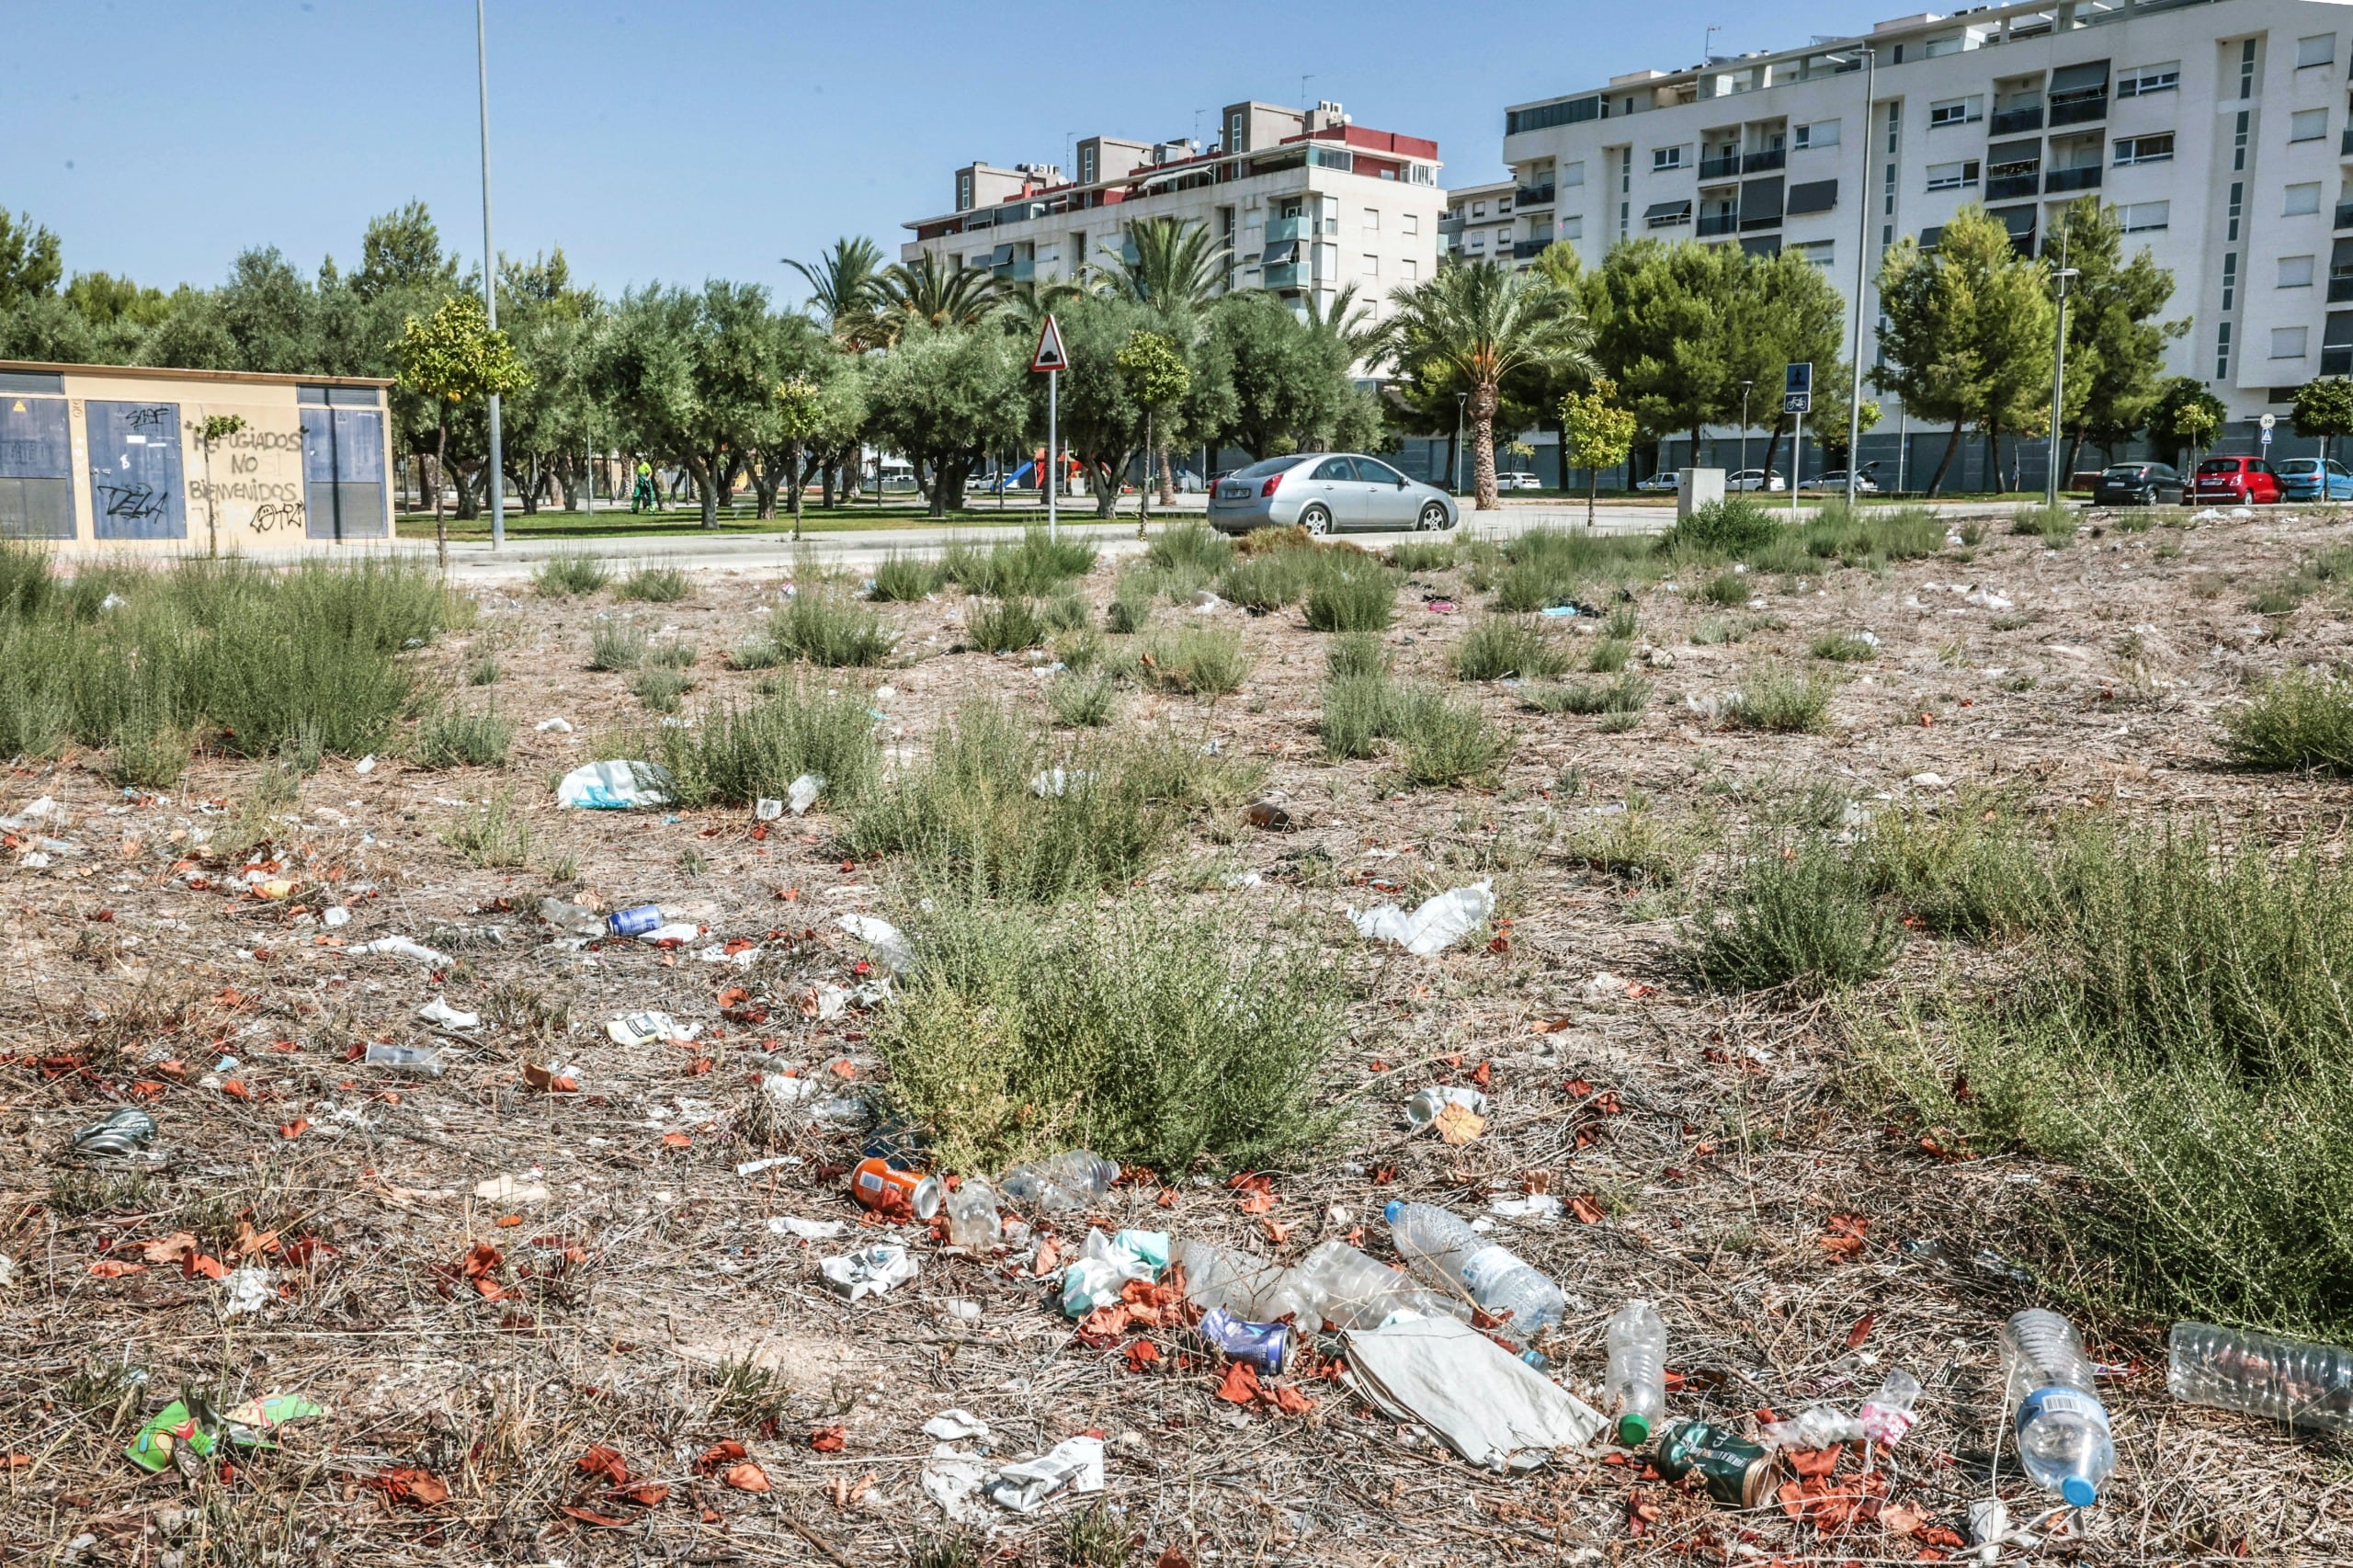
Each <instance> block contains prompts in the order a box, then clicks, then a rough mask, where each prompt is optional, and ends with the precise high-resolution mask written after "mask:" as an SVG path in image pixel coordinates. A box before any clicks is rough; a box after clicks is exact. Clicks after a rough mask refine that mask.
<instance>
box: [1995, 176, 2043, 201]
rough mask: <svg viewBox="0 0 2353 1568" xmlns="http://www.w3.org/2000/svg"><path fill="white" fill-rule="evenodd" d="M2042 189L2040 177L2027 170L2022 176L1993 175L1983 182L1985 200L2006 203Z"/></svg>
mask: <svg viewBox="0 0 2353 1568" xmlns="http://www.w3.org/2000/svg"><path fill="white" fill-rule="evenodd" d="M2041 188H2042V176H2041V174H2040V172H2039V171H2036V170H2032V169H2029V170H2028V171H2027V172H2026V173H2025V174H2022V175H1994V176H1988V178H1987V179H1986V181H1985V199H1986V200H1988V201H2008V200H2011V199H2015V198H2018V197H2021V196H2032V195H2034V194H2035V193H2036V192H2038V191H2040V189H2041Z"/></svg>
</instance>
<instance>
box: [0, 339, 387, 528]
mask: <svg viewBox="0 0 2353 1568" xmlns="http://www.w3.org/2000/svg"><path fill="white" fill-rule="evenodd" d="M387 385H388V383H386V382H382V381H349V380H324V379H321V380H310V381H305V380H302V379H301V378H297V377H292V376H241V375H234V374H228V373H222V372H212V371H202V370H153V369H116V368H109V367H99V366H89V365H32V364H21V363H13V362H0V537H4V538H13V539H21V540H28V541H32V542H39V543H44V544H49V545H51V546H53V547H56V548H59V549H65V550H84V551H122V552H126V553H133V554H138V553H152V554H165V555H178V554H184V553H188V552H189V551H202V550H210V549H218V550H219V551H221V552H222V553H224V554H226V553H233V552H236V551H249V550H269V551H284V550H288V549H292V548H301V547H307V546H316V547H320V548H326V549H332V548H334V547H335V546H337V545H341V544H353V543H358V544H366V543H369V542H381V541H382V540H388V539H389V538H390V537H391V534H392V499H393V497H392V432H391V428H390V426H391V419H390V416H389V411H388V410H387V409H386V407H385V402H384V396H385V388H386V386H387ZM224 415H226V416H233V417H235V418H237V419H239V420H241V421H243V424H242V426H241V427H240V428H238V429H236V430H234V431H232V432H230V433H228V434H225V435H223V436H222V437H220V438H219V439H218V440H217V441H216V442H214V443H213V445H212V447H211V449H210V452H209V453H208V451H207V450H206V447H205V443H204V440H203V432H204V429H205V426H206V424H207V422H208V421H209V420H210V419H213V418H216V417H219V416H224Z"/></svg>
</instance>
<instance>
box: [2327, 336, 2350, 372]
mask: <svg viewBox="0 0 2353 1568" xmlns="http://www.w3.org/2000/svg"><path fill="white" fill-rule="evenodd" d="M2320 373H2321V374H2322V375H2324V376H2353V343H2325V344H2323V345H2321V350H2320Z"/></svg>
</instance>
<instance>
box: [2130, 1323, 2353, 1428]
mask: <svg viewBox="0 0 2353 1568" xmlns="http://www.w3.org/2000/svg"><path fill="white" fill-rule="evenodd" d="M2165 1348H2166V1360H2167V1366H2166V1369H2165V1386H2166V1387H2167V1388H2169V1389H2171V1390H2172V1391H2173V1396H2174V1398H2176V1399H2177V1400H2181V1401H2182V1402H2184V1403H2188V1404H2204V1405H2211V1406H2212V1407H2213V1408H2214V1409H2217V1410H2235V1411H2238V1412H2240V1413H2242V1414H2244V1415H2261V1416H2266V1417H2268V1418H2269V1419H2270V1420H2273V1421H2280V1422H2285V1423H2287V1424H2288V1425H2290V1426H2301V1427H2303V1428H2304V1429H2306V1430H2307V1431H2318V1432H2346V1431H2353V1350H2346V1349H2340V1348H2339V1347H2337V1346H2333V1345H2319V1344H2315V1343H2313V1342H2312V1341H2310V1340H2302V1339H2281V1338H2279V1337H2278V1336H2277V1335H2268V1334H2250V1333H2245V1332H2244V1331H2241V1330H2238V1329H2231V1328H2217V1327H2215V1326H2214V1325H2213V1324H2206V1323H2177V1324H2174V1325H2173V1333H2172V1334H2171V1335H2169V1336H2168V1337H2167V1339H2166V1345H2165Z"/></svg>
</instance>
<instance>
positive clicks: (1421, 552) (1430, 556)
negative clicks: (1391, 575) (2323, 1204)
mask: <svg viewBox="0 0 2353 1568" xmlns="http://www.w3.org/2000/svg"><path fill="white" fill-rule="evenodd" d="M1454 556H1455V545H1454V541H1453V540H1450V539H1445V540H1418V539H1415V540H1398V541H1397V542H1396V543H1395V544H1392V545H1391V546H1390V547H1389V564H1391V565H1392V566H1394V567H1395V568H1397V570H1398V571H1400V572H1444V571H1446V570H1447V569H1448V568H1449V567H1451V566H1452V565H1453V564H1454Z"/></svg>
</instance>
